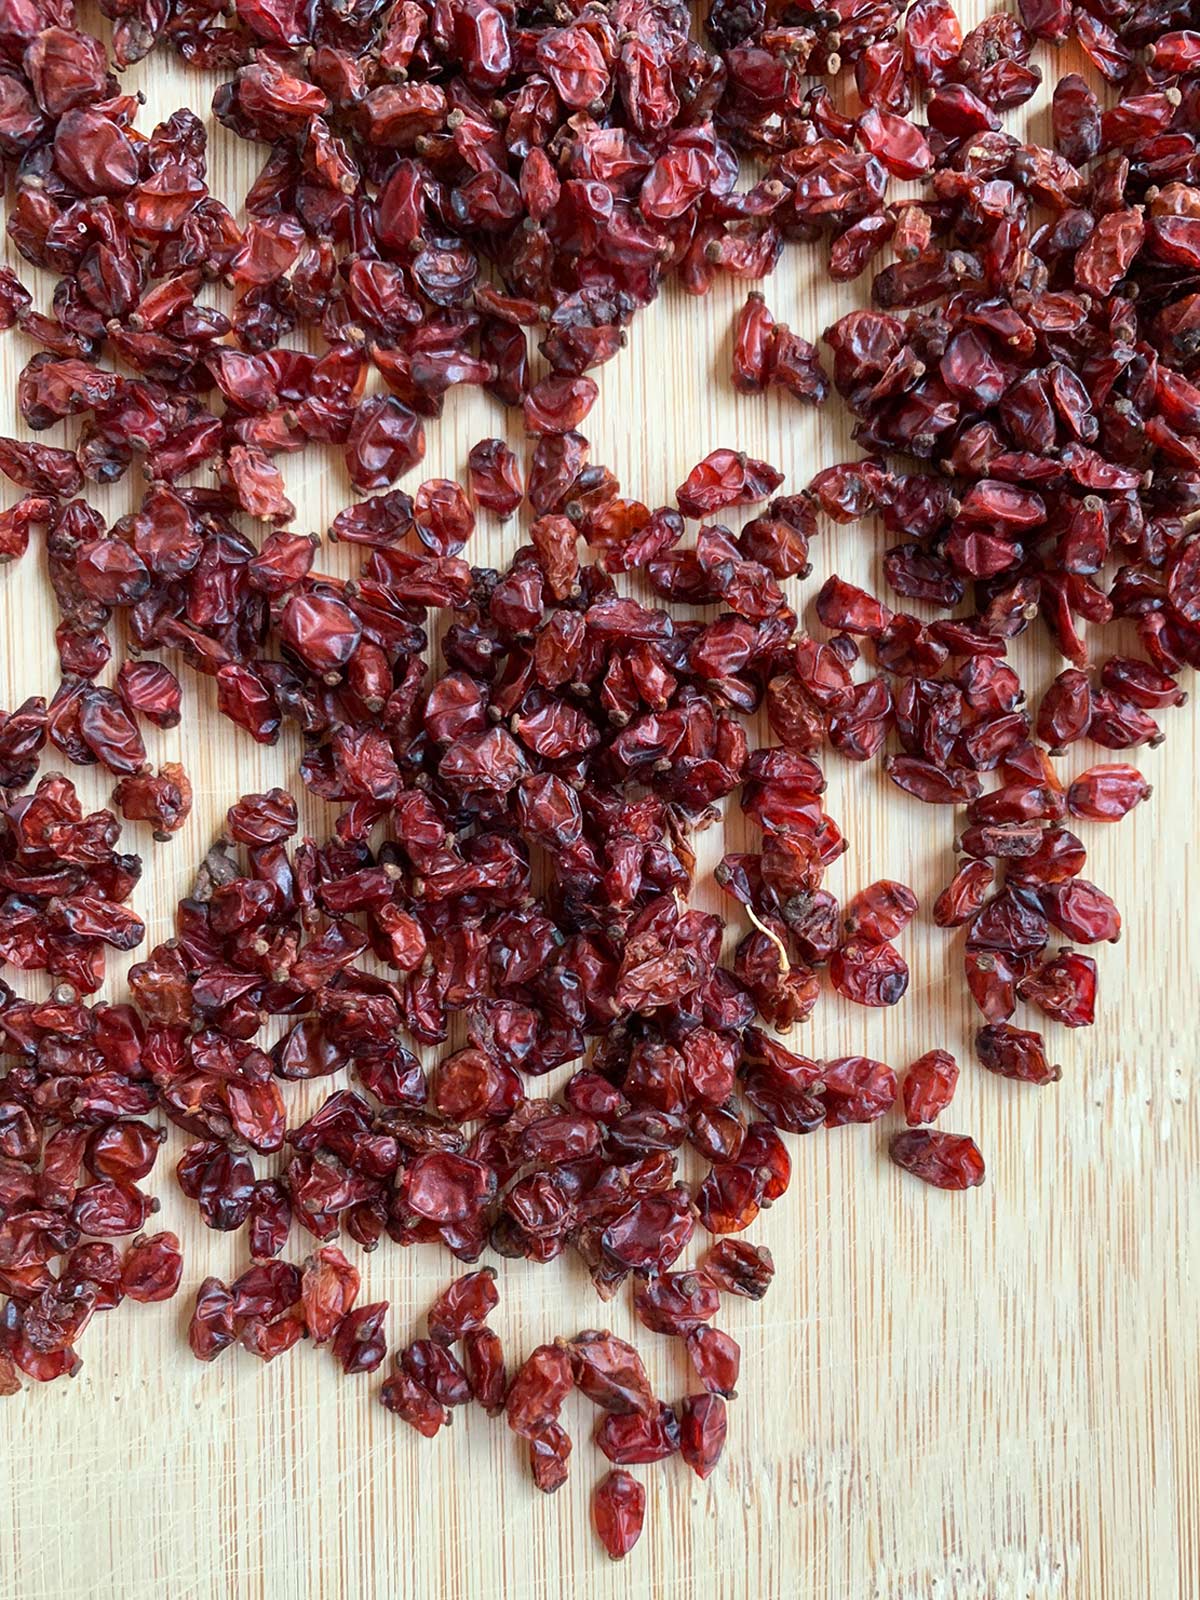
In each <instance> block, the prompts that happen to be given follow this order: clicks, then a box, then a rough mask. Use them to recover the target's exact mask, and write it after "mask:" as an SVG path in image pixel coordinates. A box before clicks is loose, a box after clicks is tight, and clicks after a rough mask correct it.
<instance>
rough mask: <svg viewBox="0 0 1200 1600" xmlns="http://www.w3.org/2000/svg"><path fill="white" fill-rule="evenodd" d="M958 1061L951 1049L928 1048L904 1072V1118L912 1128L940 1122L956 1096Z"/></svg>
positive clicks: (902, 1091)
mask: <svg viewBox="0 0 1200 1600" xmlns="http://www.w3.org/2000/svg"><path fill="white" fill-rule="evenodd" d="M957 1086H958V1063H957V1061H955V1059H954V1057H953V1056H952V1055H951V1054H950V1052H949V1051H948V1050H927V1051H926V1053H925V1054H924V1055H923V1056H919V1057H918V1058H917V1060H916V1061H914V1062H913V1063H912V1065H911V1066H910V1067H909V1069H908V1071H907V1072H906V1073H905V1075H904V1083H903V1087H902V1090H901V1093H902V1095H903V1099H904V1120H905V1122H907V1123H908V1125H909V1127H910V1128H914V1127H917V1126H919V1125H920V1124H921V1123H923V1122H936V1121H937V1119H938V1117H939V1116H940V1115H941V1114H942V1112H943V1111H944V1110H945V1109H946V1107H947V1106H948V1105H949V1104H950V1101H951V1100H952V1099H953V1098H954V1091H955V1089H956V1087H957Z"/></svg>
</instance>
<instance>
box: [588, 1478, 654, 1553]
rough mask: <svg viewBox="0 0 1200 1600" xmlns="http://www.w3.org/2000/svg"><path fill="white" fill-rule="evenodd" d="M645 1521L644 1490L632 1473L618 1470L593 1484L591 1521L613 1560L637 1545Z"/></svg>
mask: <svg viewBox="0 0 1200 1600" xmlns="http://www.w3.org/2000/svg"><path fill="white" fill-rule="evenodd" d="M645 1519H646V1490H645V1488H644V1487H643V1486H642V1484H640V1483H639V1482H638V1481H637V1479H636V1478H635V1477H633V1475H632V1474H631V1473H628V1472H626V1471H624V1469H623V1468H620V1467H617V1468H614V1470H613V1471H612V1472H610V1473H609V1474H608V1475H607V1477H604V1478H602V1479H601V1480H600V1482H599V1483H598V1484H597V1485H596V1488H595V1490H594V1491H593V1494H592V1520H593V1522H594V1524H595V1528H596V1533H597V1535H598V1536H599V1539H600V1543H601V1544H602V1545H603V1546H604V1548H605V1549H606V1550H607V1551H608V1553H609V1555H610V1556H611V1557H612V1558H613V1560H614V1561H620V1560H621V1559H622V1558H623V1557H625V1556H627V1555H628V1554H629V1552H630V1551H631V1550H632V1549H633V1547H634V1545H635V1544H636V1543H637V1542H638V1539H639V1538H640V1537H641V1533H642V1524H643V1522H644V1521H645Z"/></svg>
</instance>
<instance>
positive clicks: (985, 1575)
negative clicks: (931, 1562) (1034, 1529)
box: [871, 1543, 1078, 1600]
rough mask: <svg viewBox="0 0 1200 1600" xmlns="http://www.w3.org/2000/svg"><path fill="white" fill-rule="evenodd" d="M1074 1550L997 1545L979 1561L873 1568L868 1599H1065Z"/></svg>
mask: <svg viewBox="0 0 1200 1600" xmlns="http://www.w3.org/2000/svg"><path fill="white" fill-rule="evenodd" d="M1077 1556H1078V1552H1077V1551H1075V1550H1072V1551H1071V1552H1070V1553H1069V1554H1068V1555H1063V1554H1060V1553H1056V1552H1055V1551H1053V1550H1051V1549H1050V1547H1049V1545H1047V1544H1045V1543H1042V1544H1040V1545H1039V1546H1038V1549H1037V1551H1036V1552H1035V1553H1034V1554H1033V1555H1029V1554H1028V1553H1027V1552H1025V1551H1022V1550H998V1551H997V1552H996V1553H995V1555H993V1556H990V1557H988V1559H987V1560H986V1561H984V1562H982V1563H980V1562H976V1561H958V1560H955V1559H954V1558H951V1560H950V1561H949V1562H948V1563H947V1564H946V1565H944V1566H939V1567H932V1566H930V1567H924V1568H921V1569H919V1570H915V1569H911V1568H910V1569H909V1571H908V1572H906V1573H903V1572H900V1571H898V1570H897V1569H896V1568H895V1567H891V1566H882V1567H878V1568H876V1571H875V1579H874V1588H873V1589H872V1591H871V1600H1065V1597H1066V1596H1067V1594H1068V1592H1069V1591H1068V1589H1067V1579H1068V1573H1069V1570H1070V1568H1071V1567H1072V1566H1073V1565H1074V1563H1075V1561H1076V1559H1077Z"/></svg>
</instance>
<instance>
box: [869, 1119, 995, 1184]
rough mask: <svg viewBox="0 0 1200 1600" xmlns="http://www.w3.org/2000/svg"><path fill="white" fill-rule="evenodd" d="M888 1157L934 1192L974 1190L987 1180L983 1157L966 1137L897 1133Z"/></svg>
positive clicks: (928, 1131) (936, 1131)
mask: <svg viewBox="0 0 1200 1600" xmlns="http://www.w3.org/2000/svg"><path fill="white" fill-rule="evenodd" d="M888 1154H889V1156H890V1157H891V1159H892V1160H893V1161H894V1162H895V1163H896V1165H897V1166H898V1167H903V1168H904V1170H905V1171H906V1172H911V1173H912V1174H913V1176H914V1177H917V1178H920V1179H921V1180H922V1181H923V1182H924V1183H929V1184H932V1185H933V1187H934V1188H935V1189H974V1188H976V1187H977V1186H978V1185H979V1184H981V1183H982V1182H983V1181H984V1177H985V1173H984V1166H983V1157H982V1156H981V1155H980V1153H979V1149H978V1146H977V1145H976V1144H975V1141H974V1140H973V1139H968V1138H967V1137H966V1135H965V1134H958V1133H943V1132H942V1131H941V1130H940V1129H937V1128H912V1129H910V1130H908V1131H907V1132H905V1133H898V1134H896V1136H895V1137H894V1138H893V1139H892V1141H891V1143H890V1144H889V1146H888Z"/></svg>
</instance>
